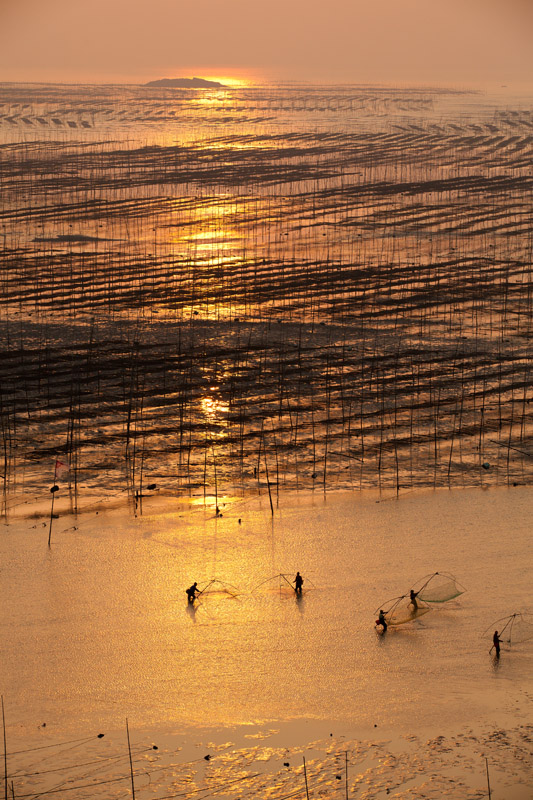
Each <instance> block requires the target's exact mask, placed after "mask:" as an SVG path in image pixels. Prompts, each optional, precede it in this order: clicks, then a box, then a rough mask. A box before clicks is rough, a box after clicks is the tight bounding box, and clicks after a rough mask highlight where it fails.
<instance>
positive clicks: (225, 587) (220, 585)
mask: <svg viewBox="0 0 533 800" xmlns="http://www.w3.org/2000/svg"><path fill="white" fill-rule="evenodd" d="M238 594H239V590H238V589H237V588H236V587H235V586H232V584H231V583H227V581H222V580H219V579H218V578H212V579H211V580H210V581H208V582H207V584H205V586H203V588H200V591H199V593H198V597H207V596H208V595H221V596H226V597H237V595H238Z"/></svg>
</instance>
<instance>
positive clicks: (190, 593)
mask: <svg viewBox="0 0 533 800" xmlns="http://www.w3.org/2000/svg"><path fill="white" fill-rule="evenodd" d="M196 592H198V583H197V582H196V581H194V583H193V585H192V586H189V588H188V589H185V593H186V595H187V600H188V601H189V603H194V601H195V600H196ZM198 594H200V592H198Z"/></svg>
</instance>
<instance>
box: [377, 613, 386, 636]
mask: <svg viewBox="0 0 533 800" xmlns="http://www.w3.org/2000/svg"><path fill="white" fill-rule="evenodd" d="M376 625H381V627H382V628H383V633H385V631H386V630H387V620H386V619H385V613H384V612H383V610H381V611H380V612H379V616H378V618H377V620H376Z"/></svg>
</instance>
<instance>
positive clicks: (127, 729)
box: [126, 717, 135, 800]
mask: <svg viewBox="0 0 533 800" xmlns="http://www.w3.org/2000/svg"><path fill="white" fill-rule="evenodd" d="M126 735H127V737H128V754H129V757H130V777H131V796H132V798H133V800H135V783H134V781H133V762H132V760H131V744H130V729H129V727H128V718H127V717H126Z"/></svg>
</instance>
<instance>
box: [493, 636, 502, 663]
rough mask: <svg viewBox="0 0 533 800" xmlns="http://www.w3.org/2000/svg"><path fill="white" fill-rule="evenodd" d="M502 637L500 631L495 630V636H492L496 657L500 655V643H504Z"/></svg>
mask: <svg viewBox="0 0 533 800" xmlns="http://www.w3.org/2000/svg"><path fill="white" fill-rule="evenodd" d="M502 641H503V640H502V639H500V636H499V633H498V631H494V636H493V637H492V646H493V647H494V649H495V651H496V658H499V657H500V644H501V643H502Z"/></svg>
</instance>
